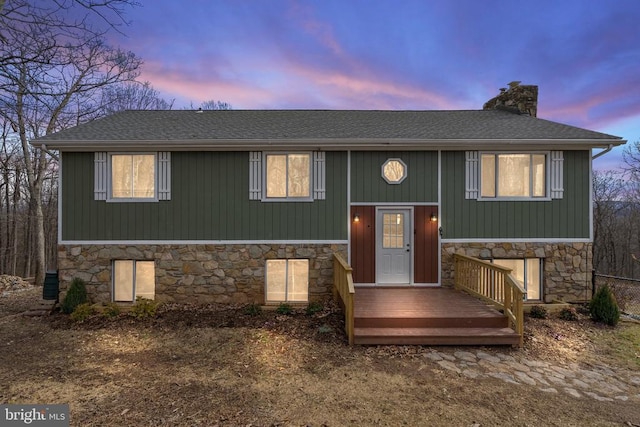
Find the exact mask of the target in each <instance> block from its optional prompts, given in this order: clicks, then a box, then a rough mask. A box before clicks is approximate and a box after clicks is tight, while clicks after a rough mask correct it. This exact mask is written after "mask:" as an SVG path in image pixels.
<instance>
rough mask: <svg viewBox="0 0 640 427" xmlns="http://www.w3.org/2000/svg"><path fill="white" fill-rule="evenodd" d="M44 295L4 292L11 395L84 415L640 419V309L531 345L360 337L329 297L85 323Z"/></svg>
mask: <svg viewBox="0 0 640 427" xmlns="http://www.w3.org/2000/svg"><path fill="white" fill-rule="evenodd" d="M40 297H41V289H31V290H18V291H15V292H10V293H5V294H4V295H2V296H0V345H1V346H2V349H1V351H0V384H2V386H1V387H0V402H2V403H68V404H69V405H70V410H71V425H74V426H107V425H108V426H144V425H168V426H199V425H201V426H216V425H218V426H347V425H353V426H403V425H406V426H430V425H435V426H475V427H478V426H501V425H504V426H507V425H508V426H543V425H544V426H574V425H575V426H584V425H603V426H639V425H640V374H638V372H640V357H639V356H640V325H638V324H635V323H629V322H623V323H622V324H621V325H619V326H618V327H617V328H615V329H611V328H607V327H602V326H598V325H595V324H593V323H592V322H591V321H590V320H588V319H587V318H586V317H585V316H581V318H580V320H579V321H577V322H569V321H563V320H559V319H557V318H554V319H545V320H540V319H528V320H527V322H526V337H525V347H524V348H523V349H511V348H504V347H498V348H487V347H485V348H476V347H464V348H454V347H440V348H430V347H393V346H386V347H352V348H350V347H348V346H347V345H346V344H345V338H344V335H343V333H342V330H341V328H342V325H341V315H340V313H339V312H338V311H337V310H335V309H334V308H332V307H330V306H329V307H325V309H324V310H323V311H321V312H319V313H316V314H314V315H308V314H306V313H304V311H303V310H301V311H300V312H297V313H295V314H294V315H291V316H287V315H278V314H276V313H274V312H262V313H261V314H258V315H253V316H252V315H250V314H248V313H247V312H246V308H244V307H229V308H226V309H222V308H220V307H206V308H198V307H184V306H180V307H179V306H165V307H164V308H162V309H161V311H160V312H159V314H158V316H157V317H156V318H153V319H143V320H137V319H134V318H132V317H131V316H128V315H126V314H121V315H120V316H118V317H116V318H113V319H110V318H106V317H104V316H96V317H93V318H90V319H88V320H86V321H84V322H82V323H74V322H72V321H70V320H69V318H68V317H67V316H64V315H62V314H56V315H53V316H48V317H42V318H38V317H36V318H28V317H24V316H22V315H21V313H22V312H24V311H25V310H27V309H28V308H29V307H30V306H31V305H33V304H34V303H35V301H37V300H38V299H39V298H40ZM476 357H477V359H474V358H476ZM480 359H482V360H489V361H490V360H503V361H505V362H504V363H503V364H504V366H505V369H499V368H496V365H498V364H483V363H482V361H480ZM465 360H469V361H470V362H468V363H467V362H465ZM473 360H476V361H480V362H481V363H475V362H472V361H473ZM507 364H508V366H507ZM524 364H527V365H528V366H531V367H534V366H540V367H546V368H545V369H547V368H548V369H555V370H556V371H557V372H558V377H557V378H560V377H563V378H564V375H562V374H560V373H561V372H564V374H566V375H568V376H570V373H569V371H570V370H572V369H573V370H574V372H577V371H579V372H583V373H585V374H589V373H590V374H589V375H592V376H593V378H596V379H598V378H600V379H601V380H602V381H607V382H608V384H618V386H615V385H609V386H608V387H610V389H611V390H614V389H617V391H615V390H614V391H611V394H610V395H607V394H606V392H607V390H606V389H603V388H601V387H600V388H599V387H598V382H597V381H594V382H593V383H589V384H587V383H585V382H582V384H583V385H584V387H583V388H581V389H579V392H576V393H575V396H573V395H572V394H571V393H569V389H568V387H562V386H561V385H558V384H561V382H562V381H563V380H560V379H558V380H557V384H555V383H552V384H550V385H549V386H545V385H544V382H545V381H544V379H542V377H541V378H540V379H539V380H534V379H532V378H536V377H533V376H532V375H533V373H530V377H527V378H529V380H527V381H521V380H518V379H519V378H524V377H526V375H524V374H522V372H520V374H518V372H516V371H517V370H518V369H522V370H523V371H526V370H527V369H529V368H528V367H527V366H524ZM509 366H510V367H512V368H513V369H515V370H516V371H513V372H512V371H510V369H512V368H510V367H509ZM518 366H521V367H522V368H519V367H518ZM523 368H524V369H523ZM496 369H497V370H496ZM532 369H533V368H532ZM541 369H542V368H541ZM541 372H543V371H541ZM512 374H513V375H512ZM509 378H511V379H512V380H513V379H516V380H518V381H512V380H509ZM548 379H549V377H547V380H548ZM565 380H568V377H567V378H565ZM578 381H579V380H578V379H574V383H575V384H578V385H580V384H579V382H578ZM585 381H586V379H585ZM612 381H615V382H613V383H612ZM636 381H637V383H636ZM547 383H548V381H547ZM564 384H565V385H566V383H564ZM576 387H577V386H576ZM577 388H579V387H577ZM590 388H593V390H595V391H597V393H591V392H590V391H589V389H590ZM551 389H553V390H556V391H555V392H551ZM543 390H544V391H543ZM563 390H567V392H565V391H563ZM574 391H575V390H574ZM589 393H591V394H589ZM620 394H622V395H620ZM590 396H591V397H590ZM606 396H610V397H606Z"/></svg>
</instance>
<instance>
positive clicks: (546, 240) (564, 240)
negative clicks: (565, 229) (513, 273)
mask: <svg viewBox="0 0 640 427" xmlns="http://www.w3.org/2000/svg"><path fill="white" fill-rule="evenodd" d="M440 242H442V243H478V242H480V243H593V239H584V238H578V239H567V238H558V239H553V238H544V239H531V238H527V239H510V238H504V239H487V238H483V237H478V238H476V239H442V240H440Z"/></svg>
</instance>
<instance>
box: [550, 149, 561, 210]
mask: <svg viewBox="0 0 640 427" xmlns="http://www.w3.org/2000/svg"><path fill="white" fill-rule="evenodd" d="M563 174H564V155H563V152H562V151H552V152H551V198H552V199H562V197H563V196H564V176H563Z"/></svg>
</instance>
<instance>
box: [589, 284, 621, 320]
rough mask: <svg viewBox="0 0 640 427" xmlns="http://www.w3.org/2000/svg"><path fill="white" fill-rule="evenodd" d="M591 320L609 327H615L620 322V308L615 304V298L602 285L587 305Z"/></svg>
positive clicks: (606, 287) (608, 289)
mask: <svg viewBox="0 0 640 427" xmlns="http://www.w3.org/2000/svg"><path fill="white" fill-rule="evenodd" d="M589 312H590V313H591V318H592V319H593V320H595V321H596V322H601V323H604V324H607V325H610V326H615V325H617V324H618V321H619V320H620V307H618V303H617V302H616V297H615V296H614V295H613V292H611V289H610V288H609V286H607V285H604V286H603V287H601V288H600V289H598V291H597V292H596V294H595V295H594V296H593V298H592V299H591V303H590V304H589Z"/></svg>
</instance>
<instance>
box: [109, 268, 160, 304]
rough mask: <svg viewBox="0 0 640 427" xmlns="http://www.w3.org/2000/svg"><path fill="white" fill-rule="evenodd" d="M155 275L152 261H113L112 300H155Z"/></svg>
mask: <svg viewBox="0 0 640 427" xmlns="http://www.w3.org/2000/svg"><path fill="white" fill-rule="evenodd" d="M155 288H156V273H155V264H154V262H153V261H133V260H115V261H113V300H114V301H117V302H133V301H135V300H136V298H146V299H154V298H155Z"/></svg>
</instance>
